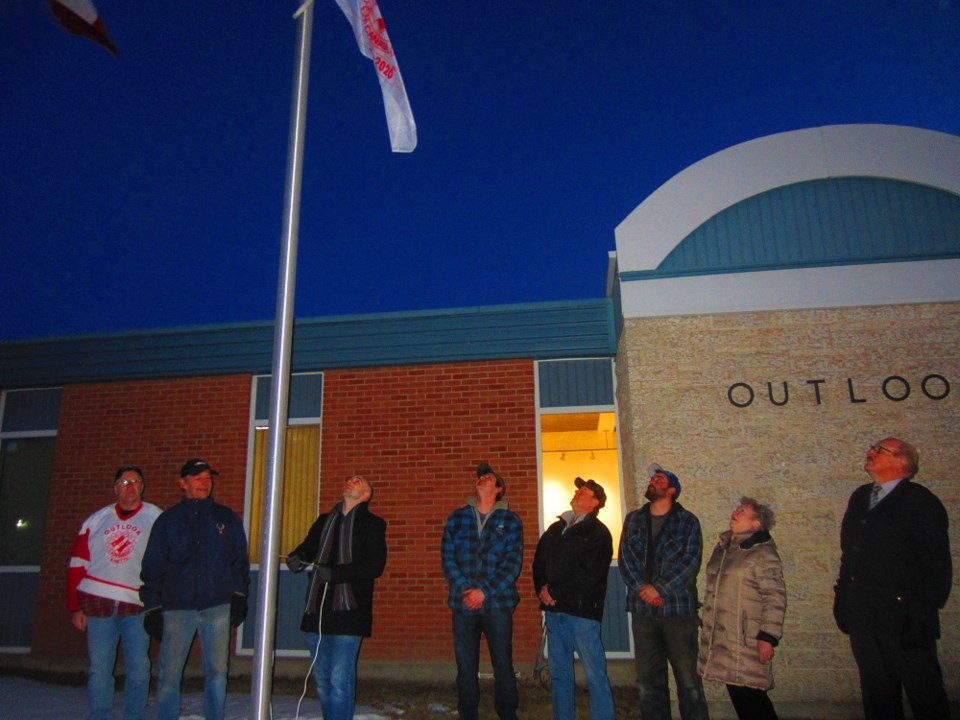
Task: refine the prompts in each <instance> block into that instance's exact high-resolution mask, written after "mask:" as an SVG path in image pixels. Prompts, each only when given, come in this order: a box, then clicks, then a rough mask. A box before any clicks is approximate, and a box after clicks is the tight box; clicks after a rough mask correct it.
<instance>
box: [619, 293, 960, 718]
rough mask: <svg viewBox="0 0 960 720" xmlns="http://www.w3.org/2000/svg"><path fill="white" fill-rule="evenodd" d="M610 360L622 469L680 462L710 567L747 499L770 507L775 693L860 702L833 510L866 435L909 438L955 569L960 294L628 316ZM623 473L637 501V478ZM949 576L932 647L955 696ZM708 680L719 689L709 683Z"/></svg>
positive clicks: (958, 690) (959, 624)
mask: <svg viewBox="0 0 960 720" xmlns="http://www.w3.org/2000/svg"><path fill="white" fill-rule="evenodd" d="M651 348H652V349H653V350H651ZM617 362H618V381H619V385H618V394H619V401H620V410H621V432H622V436H621V439H622V442H623V448H624V449H623V454H624V464H625V470H626V469H627V468H628V467H631V465H632V466H633V467H635V468H638V469H641V470H642V468H644V467H645V466H646V464H647V463H649V462H659V463H661V464H663V465H664V466H665V467H667V468H669V469H672V470H674V471H675V472H677V474H678V475H679V476H680V479H681V482H682V484H683V494H682V496H681V498H680V501H681V502H682V503H683V504H684V505H685V506H686V507H687V508H689V509H690V510H692V511H693V512H695V513H696V514H697V515H698V516H699V517H700V520H701V524H702V526H703V531H704V547H705V555H704V562H706V560H707V558H708V557H709V553H710V552H711V551H712V547H713V545H714V544H715V542H716V537H717V534H718V533H719V532H720V531H721V530H723V529H725V528H726V527H727V523H728V521H729V514H730V511H731V510H732V508H733V507H734V506H735V504H736V503H737V501H738V499H739V498H740V496H741V495H751V496H754V497H756V498H758V499H759V500H761V502H767V503H771V504H772V505H773V506H774V509H775V510H776V511H777V513H778V524H777V526H776V527H775V528H774V530H773V536H774V538H775V540H776V541H777V544H778V546H779V549H780V553H781V556H782V558H783V562H784V571H785V575H786V581H787V591H788V602H789V605H788V608H787V618H786V625H785V629H784V638H783V642H782V644H781V646H780V647H779V648H778V649H777V657H776V659H775V661H774V668H775V672H776V676H777V689H776V690H775V691H774V693H773V695H772V697H773V698H774V701H775V702H776V701H777V700H778V699H779V700H785V701H791V700H796V701H807V702H813V701H819V700H823V701H833V702H843V701H850V700H851V699H859V686H858V681H857V675H856V666H855V664H854V661H853V657H852V655H851V653H850V650H849V643H848V641H847V638H846V637H845V636H843V635H841V634H840V632H839V631H838V630H836V628H835V625H834V622H833V617H832V614H831V607H832V602H833V583H834V580H835V578H836V574H837V570H838V567H839V529H840V521H841V519H842V517H843V512H844V510H845V508H846V503H847V499H848V498H849V496H850V493H851V492H852V491H853V490H854V488H856V487H857V486H858V485H860V484H862V483H865V482H869V480H870V478H869V476H868V475H867V474H866V473H864V472H863V470H862V465H863V459H864V454H865V451H866V449H867V447H868V446H869V445H870V444H871V443H873V442H876V441H877V440H879V439H881V438H883V437H886V436H889V435H893V436H897V437H901V438H903V439H904V440H908V441H910V442H912V443H914V444H915V445H916V446H917V447H918V449H919V451H920V464H921V470H920V473H919V475H918V476H917V481H918V482H921V483H923V484H925V485H926V486H927V487H929V488H930V489H931V490H932V491H933V492H934V493H936V494H937V495H938V496H939V497H940V499H941V500H942V501H943V503H944V505H945V506H946V508H947V512H948V513H949V514H950V517H951V521H952V523H951V548H952V551H953V556H954V566H955V567H957V560H958V558H960V534H958V527H960V484H958V482H957V459H958V454H957V453H958V451H957V448H958V446H960V304H956V303H949V304H928V305H901V306H895V307H861V308H846V309H831V310H808V311H790V312H755V313H731V314H724V315H708V316H690V317H665V318H650V319H629V320H627V321H626V325H625V328H624V332H623V335H622V337H621V342H620V352H619V356H618V359H617ZM937 376H939V378H938V377H937ZM944 381H945V382H944ZM768 383H769V385H768ZM784 383H786V386H785V385H784ZM908 390H909V394H908ZM751 394H752V401H751ZM936 398H939V399H936ZM737 405H741V406H742V407H738V406H737ZM624 477H625V480H624V484H625V495H626V500H627V503H626V504H627V507H628V508H631V507H636V506H637V505H638V504H640V503H641V502H642V496H643V490H644V488H645V486H646V479H645V478H641V479H640V480H639V481H632V480H631V478H632V477H633V478H635V477H636V471H634V474H633V475H629V474H627V473H626V472H625V475H624ZM956 584H957V583H956V581H955V582H954V585H955V587H954V592H953V594H952V597H951V599H950V601H949V602H948V604H947V607H946V609H945V610H944V611H943V612H942V614H941V620H942V625H943V640H942V642H941V645H940V652H941V661H942V663H943V669H944V677H945V678H946V681H947V690H948V693H949V694H950V695H951V696H952V697H954V698H955V697H957V696H958V695H960V593H958V592H957V587H956ZM699 590H700V594H701V597H702V595H703V573H701V577H700V584H699ZM707 691H708V693H710V696H711V697H713V698H717V699H720V698H723V697H724V693H723V690H722V688H721V687H720V686H718V685H711V686H710V687H708V688H707Z"/></svg>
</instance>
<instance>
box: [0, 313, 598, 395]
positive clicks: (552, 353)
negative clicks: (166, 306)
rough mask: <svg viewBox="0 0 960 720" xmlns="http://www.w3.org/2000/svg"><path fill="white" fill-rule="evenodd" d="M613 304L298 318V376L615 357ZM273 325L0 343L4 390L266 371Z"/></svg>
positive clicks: (295, 356)
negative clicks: (377, 368) (502, 361)
mask: <svg viewBox="0 0 960 720" xmlns="http://www.w3.org/2000/svg"><path fill="white" fill-rule="evenodd" d="M614 328H615V320H614V313H613V306H612V303H611V301H610V300H608V299H606V298H603V299H591V300H579V301H569V302H562V301H561V302H550V303H532V304H525V305H502V306H491V307H479V308H464V309H455V310H442V311H421V312H412V313H382V314H376V315H357V316H343V317H332V318H318V319H311V320H300V321H297V322H296V323H295V328H294V341H293V357H292V361H291V365H292V368H291V369H292V370H293V371H294V372H309V371H319V370H327V369H333V368H341V367H371V366H387V365H417V364H424V363H437V362H460V361H471V360H494V359H508V358H530V359H532V360H553V359H561V358H570V357H586V358H589V357H613V356H614V355H615V354H616V335H615V331H614ZM272 362H273V323H245V324H232V325H212V326H201V327H192V328H190V327H188V328H180V329H164V330H156V331H151V330H145V331H136V332H126V333H115V334H109V335H91V336H80V337H66V338H51V339H38V340H18V341H8V342H0V389H5V390H11V389H15V388H23V387H43V386H50V385H64V384H70V383H80V382H105V381H116V380H136V379H150V378H169V377H193V376H201V375H225V374H232V373H250V374H260V373H269V372H270V371H271V368H272Z"/></svg>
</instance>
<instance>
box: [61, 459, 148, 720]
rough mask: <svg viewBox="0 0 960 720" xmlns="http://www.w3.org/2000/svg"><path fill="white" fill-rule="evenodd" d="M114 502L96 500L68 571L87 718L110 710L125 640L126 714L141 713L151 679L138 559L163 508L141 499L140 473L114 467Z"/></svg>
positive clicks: (132, 719) (138, 717)
mask: <svg viewBox="0 0 960 720" xmlns="http://www.w3.org/2000/svg"><path fill="white" fill-rule="evenodd" d="M113 492H114V494H115V495H116V497H117V501H116V503H113V504H111V505H107V506H106V507H104V508H101V509H100V510H98V511H97V512H95V513H94V514H93V515H91V516H90V517H88V518H87V519H86V520H85V521H84V522H83V525H82V526H81V527H80V533H79V534H78V535H77V538H76V540H75V541H74V543H73V551H72V553H71V557H70V568H69V570H68V571H67V610H68V611H69V612H70V613H71V620H72V621H73V626H74V627H75V628H76V629H77V630H80V631H86V633H87V652H88V654H89V656H90V670H89V673H88V676H87V702H88V705H89V715H88V717H89V718H91V720H110V718H113V688H114V680H113V667H114V665H115V664H116V662H117V645H118V643H119V642H120V641H121V640H122V641H123V663H124V667H125V668H126V679H125V682H124V695H125V697H126V699H125V703H124V706H125V707H124V713H123V717H124V718H125V720H142V718H143V717H144V714H145V712H146V707H147V691H148V689H149V686H150V658H149V657H148V655H147V652H148V650H149V648H150V638H149V636H148V635H147V633H146V632H145V631H144V629H143V615H142V610H143V605H141V604H140V596H139V594H138V590H139V588H140V561H141V559H142V558H143V552H144V550H145V549H146V547H147V539H148V538H149V537H150V530H151V529H152V528H153V523H154V521H155V520H156V519H157V516H158V515H160V508H158V507H157V506H156V505H152V504H150V503H145V502H143V500H142V498H143V473H142V472H141V471H140V468H138V467H136V466H133V465H127V466H124V467H121V468H120V469H119V470H117V472H116V475H115V476H114V482H113Z"/></svg>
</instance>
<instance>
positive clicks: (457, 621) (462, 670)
mask: <svg viewBox="0 0 960 720" xmlns="http://www.w3.org/2000/svg"><path fill="white" fill-rule="evenodd" d="M481 634H483V635H484V636H486V638H487V648H488V649H489V650H490V661H491V663H492V664H493V704H494V707H495V708H496V709H497V717H499V718H500V720H516V719H517V707H518V706H519V705H520V697H519V695H518V694H517V676H516V673H515V672H514V670H513V613H509V612H498V613H465V612H455V613H453V653H454V655H455V656H456V658H457V710H459V712H460V720H477V711H478V708H479V707H480V679H479V677H478V675H477V674H478V673H479V672H480V635H481Z"/></svg>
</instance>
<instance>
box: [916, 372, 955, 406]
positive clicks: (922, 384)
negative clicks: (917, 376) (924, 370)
mask: <svg viewBox="0 0 960 720" xmlns="http://www.w3.org/2000/svg"><path fill="white" fill-rule="evenodd" d="M930 380H939V381H940V382H941V383H942V384H943V391H942V392H941V393H940V394H939V395H935V394H933V393H931V392H930V389H929V388H928V387H927V383H928V382H929V381H930ZM920 389H921V390H922V391H923V394H924V395H926V396H927V397H928V398H930V399H931V400H943V399H944V398H945V397H946V396H947V395H949V394H950V383H949V382H947V379H946V378H945V377H944V376H943V375H937V374H936V373H930V374H929V375H927V376H926V377H925V378H924V379H923V380H921V381H920Z"/></svg>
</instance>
